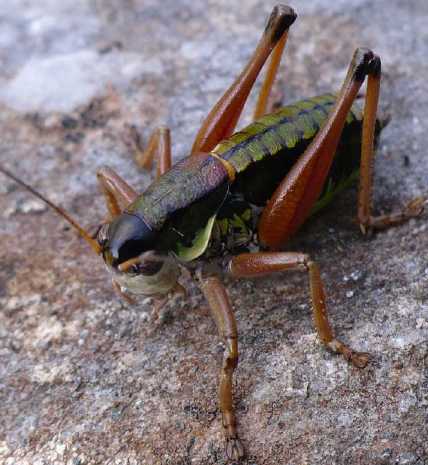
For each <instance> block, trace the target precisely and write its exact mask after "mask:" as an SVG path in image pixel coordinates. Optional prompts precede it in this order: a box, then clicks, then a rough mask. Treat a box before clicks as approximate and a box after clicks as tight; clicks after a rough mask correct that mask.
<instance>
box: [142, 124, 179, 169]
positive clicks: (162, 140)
mask: <svg viewBox="0 0 428 465" xmlns="http://www.w3.org/2000/svg"><path fill="white" fill-rule="evenodd" d="M155 157H156V161H157V165H156V176H157V177H159V176H160V175H161V174H163V173H165V172H166V171H168V170H169V169H170V168H171V165H172V154H171V132H170V130H169V128H167V127H160V128H157V129H155V130H154V131H153V133H152V135H151V136H150V138H149V142H148V144H147V148H146V149H145V150H144V152H139V153H137V155H136V161H137V164H138V165H139V166H140V167H141V168H145V169H150V168H151V167H152V164H153V158H155Z"/></svg>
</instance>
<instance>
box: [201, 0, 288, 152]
mask: <svg viewBox="0 0 428 465" xmlns="http://www.w3.org/2000/svg"><path fill="white" fill-rule="evenodd" d="M296 17H297V16H296V13H295V12H294V10H293V9H292V8H290V7H289V6H285V5H277V6H275V8H274V9H273V11H272V14H271V15H270V17H269V21H268V24H267V26H266V28H265V30H264V33H263V36H262V38H261V39H260V42H259V44H258V45H257V48H256V50H255V52H254V54H253V56H252V57H251V59H250V61H249V62H248V64H247V66H246V67H245V68H244V70H243V71H242V73H241V74H240V75H239V76H238V78H237V79H236V80H235V82H234V83H233V84H232V85H231V86H230V87H229V89H228V90H227V91H226V92H225V94H224V95H223V96H222V97H221V99H220V100H219V101H218V102H217V103H216V104H215V105H214V107H213V108H212V110H211V111H210V113H209V114H208V116H207V117H206V119H205V121H204V122H203V124H202V126H201V128H200V129H199V132H198V134H197V136H196V138H195V141H194V143H193V147H192V154H194V153H198V152H210V151H211V150H213V149H214V147H215V146H216V145H217V144H218V143H219V142H220V141H221V140H223V139H225V138H226V137H228V136H230V135H231V134H232V133H233V130H234V129H235V127H236V124H237V122H238V120H239V117H240V115H241V113H242V109H243V108H244V105H245V102H246V101H247V98H248V95H249V93H250V91H251V89H252V87H253V84H254V82H255V80H256V78H257V76H258V74H259V73H260V70H261V69H262V67H263V65H264V63H265V62H266V60H267V58H268V57H269V55H270V54H271V52H272V50H273V49H274V48H275V46H276V45H277V44H278V42H280V41H281V38H282V37H283V36H284V34H285V33H286V32H287V31H288V28H289V27H290V26H291V25H292V24H293V22H294V21H295V19H296ZM273 74H275V73H273ZM267 87H270V86H269V85H268V86H267Z"/></svg>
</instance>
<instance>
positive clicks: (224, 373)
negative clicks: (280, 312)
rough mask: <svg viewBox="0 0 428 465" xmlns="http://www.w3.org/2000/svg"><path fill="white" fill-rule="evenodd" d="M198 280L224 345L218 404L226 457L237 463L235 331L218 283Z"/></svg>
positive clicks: (239, 450)
mask: <svg viewBox="0 0 428 465" xmlns="http://www.w3.org/2000/svg"><path fill="white" fill-rule="evenodd" d="M199 280H200V287H201V290H202V292H203V293H204V295H205V298H206V299H207V301H208V304H209V306H210V309H211V314H212V316H213V318H214V320H215V323H216V325H217V329H218V332H219V335H220V337H221V338H222V339H223V342H224V344H225V346H226V352H225V356H224V359H223V366H222V368H221V372H220V386H219V403H220V410H221V414H222V424H223V428H224V434H225V437H226V455H227V457H228V458H229V459H230V460H239V459H240V458H242V457H243V456H244V449H243V447H242V444H241V442H240V440H239V439H238V434H237V432H236V416H235V409H234V407H233V393H232V390H233V372H234V371H235V368H236V366H237V364H238V331H237V328H236V321H235V316H234V314H233V310H232V306H231V304H230V301H229V298H228V296H227V293H226V289H225V288H224V286H223V284H222V283H221V282H220V280H219V279H218V278H217V277H213V276H211V277H208V278H205V279H204V278H202V277H201V276H199Z"/></svg>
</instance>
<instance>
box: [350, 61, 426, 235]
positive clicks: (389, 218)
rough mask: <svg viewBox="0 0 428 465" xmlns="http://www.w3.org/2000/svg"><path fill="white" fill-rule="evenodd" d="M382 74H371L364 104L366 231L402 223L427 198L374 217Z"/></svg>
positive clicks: (361, 200) (362, 209) (362, 206)
mask: <svg viewBox="0 0 428 465" xmlns="http://www.w3.org/2000/svg"><path fill="white" fill-rule="evenodd" d="M380 79H381V73H380V69H379V73H377V74H375V75H373V76H369V77H368V83H367V94H366V102H365V106H364V120H363V135H362V143H361V166H360V189H359V193H358V221H359V223H360V228H361V231H362V232H363V234H365V233H366V232H368V231H370V230H372V229H384V228H387V227H389V226H394V225H397V224H401V223H403V222H404V221H406V220H408V219H409V218H413V217H415V216H418V215H420V214H421V213H422V211H423V209H424V203H425V202H426V199H423V198H416V199H413V200H412V201H411V202H409V203H408V205H407V206H406V207H405V208H404V209H403V210H402V211H398V212H394V213H390V214H389V215H381V216H376V217H374V216H372V215H371V210H372V193H373V165H374V157H375V151H374V132H375V124H376V112H377V105H378V101H379V90H380Z"/></svg>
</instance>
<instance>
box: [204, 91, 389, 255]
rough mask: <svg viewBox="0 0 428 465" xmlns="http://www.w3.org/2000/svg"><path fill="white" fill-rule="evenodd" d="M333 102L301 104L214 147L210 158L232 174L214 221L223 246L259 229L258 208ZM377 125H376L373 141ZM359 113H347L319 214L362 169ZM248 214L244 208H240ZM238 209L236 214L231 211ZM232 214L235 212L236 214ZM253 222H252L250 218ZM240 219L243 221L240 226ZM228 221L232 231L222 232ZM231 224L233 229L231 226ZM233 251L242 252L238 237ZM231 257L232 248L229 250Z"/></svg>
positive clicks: (331, 98)
mask: <svg viewBox="0 0 428 465" xmlns="http://www.w3.org/2000/svg"><path fill="white" fill-rule="evenodd" d="M335 100H336V98H335V96H334V95H332V94H325V95H321V96H318V97H313V98H311V99H306V100H301V101H299V102H296V103H294V104H292V105H289V106H286V107H284V108H282V109H280V110H278V111H276V112H275V113H273V114H269V115H266V116H264V117H262V118H260V119H259V120H257V121H255V122H254V123H252V124H250V125H249V126H247V127H246V128H243V129H242V130H241V131H239V132H237V133H235V134H234V135H232V136H231V137H230V138H229V139H226V140H224V141H222V142H220V143H219V144H218V146H217V147H216V148H215V149H214V150H213V152H214V153H215V154H216V155H218V156H220V157H222V158H224V159H225V160H227V161H228V162H229V163H230V164H231V165H232V166H233V167H234V168H235V170H236V178H235V180H234V181H233V184H232V185H231V189H230V191H231V192H230V194H231V195H229V196H228V198H227V199H226V201H225V204H224V206H223V207H222V208H221V209H220V211H219V212H218V215H217V220H216V224H217V223H220V224H219V227H218V228H217V229H219V230H220V231H222V232H223V234H222V235H223V238H224V241H225V244H226V245H227V244H231V243H232V242H231V241H230V234H231V233H232V234H233V227H235V228H236V227H238V228H239V227H240V228H241V229H243V225H244V224H245V225H246V226H247V229H248V227H249V226H250V225H251V224H253V227H254V225H256V224H257V219H258V218H257V212H258V211H259V209H254V206H256V207H264V206H265V205H266V202H267V201H268V200H269V199H270V197H271V196H272V193H273V192H274V191H275V189H276V188H277V187H278V185H279V183H280V182H281V181H282V179H284V177H285V176H286V175H287V173H288V172H289V171H290V169H291V167H292V166H293V165H294V164H295V163H296V161H297V159H298V158H299V156H301V155H302V154H303V153H304V151H305V150H306V148H307V147H308V145H309V144H310V143H311V141H312V140H313V138H314V136H315V135H316V133H317V132H318V131H319V129H320V127H321V126H322V125H323V124H324V123H325V121H326V119H327V116H328V114H329V113H330V111H331V109H332V107H333V105H334V103H335ZM380 127H381V123H380V122H378V123H377V131H376V136H377V135H378V134H379V131H380ZM361 130H362V112H361V109H360V107H359V105H358V104H354V105H353V106H352V108H351V111H350V112H349V113H348V117H347V119H346V123H345V127H344V130H343V132H342V135H341V138H340V142H339V146H338V149H337V151H336V154H335V156H334V160H333V164H332V166H331V168H330V171H329V174H328V176H327V179H326V180H325V183H324V189H323V191H322V193H321V195H320V197H319V199H318V201H317V203H316V204H315V205H314V208H313V211H314V212H315V211H318V210H319V209H321V208H322V207H324V206H326V205H328V204H329V202H330V201H331V200H332V199H333V197H334V196H335V195H337V194H338V193H339V192H340V191H341V190H342V189H343V188H345V187H346V186H347V185H349V184H350V182H351V181H352V180H354V179H355V178H356V176H357V175H358V171H359V166H360V153H361ZM245 204H246V205H247V208H244V205H245ZM234 206H236V208H235V209H234V208H233V207H234ZM235 210H236V211H235ZM250 216H251V218H250ZM238 218H240V220H241V221H238ZM226 221H229V222H230V225H231V226H230V227H228V228H226V225H225V223H226ZM233 224H234V226H233ZM236 245H237V246H239V247H241V246H242V241H241V240H240V239H239V237H238V244H236ZM229 251H230V252H235V251H236V250H235V248H233V249H231V250H229Z"/></svg>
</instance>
